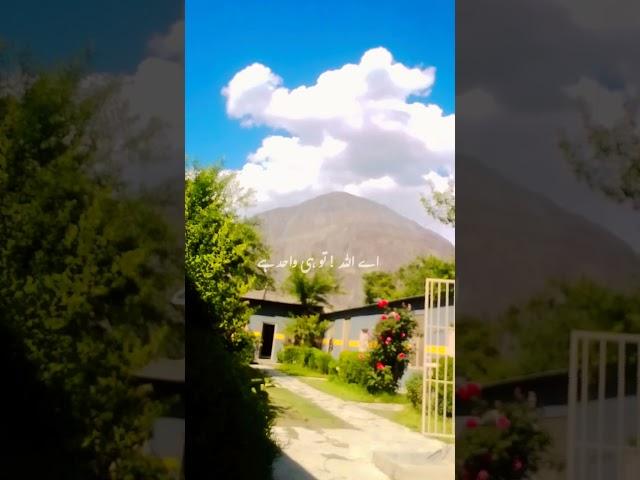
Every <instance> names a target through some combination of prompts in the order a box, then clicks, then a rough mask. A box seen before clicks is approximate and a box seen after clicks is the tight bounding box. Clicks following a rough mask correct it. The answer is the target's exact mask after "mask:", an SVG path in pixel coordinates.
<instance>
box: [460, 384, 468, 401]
mask: <svg viewBox="0 0 640 480" xmlns="http://www.w3.org/2000/svg"><path fill="white" fill-rule="evenodd" d="M458 396H459V397H460V400H462V401H463V402H464V401H467V400H469V398H470V397H469V388H468V387H467V385H462V386H461V387H460V388H458Z"/></svg>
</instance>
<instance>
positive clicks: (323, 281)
mask: <svg viewBox="0 0 640 480" xmlns="http://www.w3.org/2000/svg"><path fill="white" fill-rule="evenodd" d="M282 288H283V290H284V291H285V292H287V293H289V294H291V295H293V296H295V297H296V298H297V299H298V301H299V302H300V304H301V305H302V306H304V307H306V308H308V309H311V307H316V306H322V305H329V298H328V296H329V295H330V294H332V293H340V281H339V280H338V276H337V274H336V272H335V270H333V269H328V268H317V269H314V270H313V273H312V274H310V275H309V274H307V273H305V272H303V271H302V269H300V268H296V267H290V269H289V276H288V277H287V278H286V279H285V281H284V283H283V286H282Z"/></svg>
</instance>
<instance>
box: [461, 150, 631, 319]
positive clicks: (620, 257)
mask: <svg viewBox="0 0 640 480" xmlns="http://www.w3.org/2000/svg"><path fill="white" fill-rule="evenodd" d="M456 165H457V166H458V168H457V169H456V170H457V176H456V194H457V198H456V200H457V203H458V211H457V212H456V213H457V220H458V221H457V225H456V256H457V259H458V261H457V263H456V269H457V271H456V276H457V279H458V282H459V286H458V292H459V294H458V298H457V302H456V308H457V313H458V314H471V315H482V314H487V315H493V314H495V313H499V312H500V311H503V310H504V309H506V308H508V307H509V306H511V305H513V304H518V303H521V302H524V301H526V300H527V299H529V298H530V297H531V296H532V295H534V294H535V293H537V292H539V291H540V290H541V289H543V288H544V287H545V285H546V284H547V282H548V281H549V280H550V279H559V280H566V281H575V280H577V279H579V278H588V279H591V280H594V281H596V282H598V283H601V284H604V285H607V286H610V287H612V288H615V289H619V290H621V291H629V290H631V289H633V288H637V287H638V286H639V283H638V282H639V280H640V277H639V276H640V256H639V255H638V254H637V253H636V252H634V251H633V249H632V248H631V247H630V246H629V245H628V244H627V243H625V242H624V241H622V240H621V239H620V238H618V237H616V236H614V235H613V234H611V233H609V232H608V231H607V230H605V229H603V228H602V227H600V226H598V225H596V224H595V223H593V222H591V221H589V220H587V219H586V218H584V217H581V216H578V215H574V214H571V213H569V212H567V211H566V210H564V209H562V208H561V207H560V206H558V205H557V204H556V203H554V202H552V201H551V200H549V199H547V198H546V197H543V196H541V195H539V194H537V193H534V192H531V191H529V190H526V189H524V188H521V187H519V186H516V185H515V184H513V183H511V182H509V181H508V180H506V179H505V178H503V177H501V176H500V175H499V174H498V173H496V172H495V171H493V170H490V169H488V168H486V167H484V166H482V165H481V164H480V163H478V161H476V160H475V159H472V158H469V157H466V156H461V155H459V156H458V157H457V158H456Z"/></svg>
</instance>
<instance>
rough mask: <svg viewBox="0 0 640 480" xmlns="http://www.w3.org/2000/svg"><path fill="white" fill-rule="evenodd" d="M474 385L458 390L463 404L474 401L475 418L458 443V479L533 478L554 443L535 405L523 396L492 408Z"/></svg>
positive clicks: (470, 421)
mask: <svg viewBox="0 0 640 480" xmlns="http://www.w3.org/2000/svg"><path fill="white" fill-rule="evenodd" d="M473 385H474V384H469V385H464V386H462V387H461V388H460V389H459V390H458V397H459V398H460V401H463V402H472V405H473V408H472V414H473V416H472V417H471V418H470V419H468V420H467V422H466V429H465V430H464V432H463V433H462V434H461V435H460V436H459V437H458V439H457V441H456V456H457V457H458V458H459V460H458V464H457V466H456V469H457V470H458V474H457V475H456V478H463V479H464V478H471V479H475V478H481V477H482V478H495V479H528V478H531V476H532V474H534V473H535V472H536V471H538V469H539V468H540V466H541V464H542V454H543V453H544V452H545V451H546V449H547V448H548V447H549V445H550V444H551V440H550V437H549V434H548V433H547V432H545V431H544V430H542V429H541V428H540V426H539V424H538V419H537V417H536V413H535V405H532V404H529V403H528V402H527V400H526V399H524V397H520V398H516V399H515V400H514V401H512V402H510V403H504V404H502V403H497V404H496V405H495V406H493V408H492V407H491V406H489V404H488V403H487V402H486V401H483V400H482V398H481V397H480V393H479V389H478V388H477V387H474V388H473V389H471V388H469V387H470V386H473ZM458 452H459V453H458Z"/></svg>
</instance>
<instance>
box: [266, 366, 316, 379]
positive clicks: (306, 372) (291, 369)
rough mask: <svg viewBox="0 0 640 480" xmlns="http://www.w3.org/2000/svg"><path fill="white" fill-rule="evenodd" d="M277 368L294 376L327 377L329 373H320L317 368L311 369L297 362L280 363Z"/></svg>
mask: <svg viewBox="0 0 640 480" xmlns="http://www.w3.org/2000/svg"><path fill="white" fill-rule="evenodd" d="M276 368H277V369H278V370H280V371H281V372H282V373H286V374H287V375H291V376H294V377H314V378H327V375H325V374H323V373H320V372H318V371H316V370H311V369H310V368H307V367H305V366H303V365H297V364H295V363H278V364H277V365H276Z"/></svg>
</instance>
